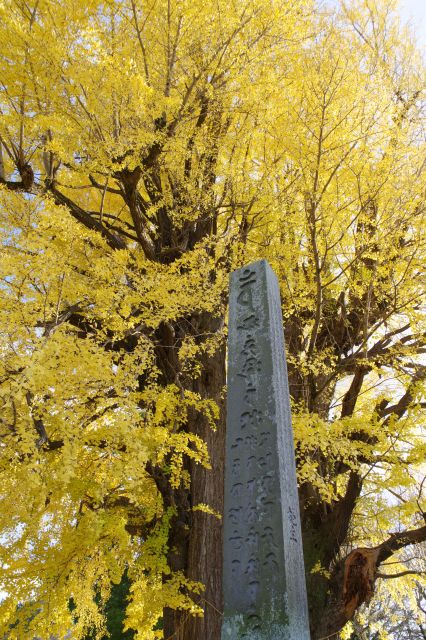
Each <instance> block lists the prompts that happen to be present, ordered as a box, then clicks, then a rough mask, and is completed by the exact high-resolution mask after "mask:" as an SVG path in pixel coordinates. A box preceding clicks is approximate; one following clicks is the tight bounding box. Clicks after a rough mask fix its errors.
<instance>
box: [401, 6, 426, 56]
mask: <svg viewBox="0 0 426 640" xmlns="http://www.w3.org/2000/svg"><path fill="white" fill-rule="evenodd" d="M399 12H400V14H401V17H402V18H403V20H404V22H407V23H408V24H409V25H410V26H411V27H412V28H413V29H414V31H415V33H416V36H417V40H418V43H419V45H420V46H421V47H423V48H424V47H425V46H426V0H401V1H400V8H399Z"/></svg>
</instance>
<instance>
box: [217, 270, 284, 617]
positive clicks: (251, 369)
mask: <svg viewBox="0 0 426 640" xmlns="http://www.w3.org/2000/svg"><path fill="white" fill-rule="evenodd" d="M257 286H259V283H258V282H257V273H256V271H254V270H252V269H250V268H247V269H244V270H243V271H242V272H241V273H240V275H239V279H238V295H237V318H236V319H237V329H238V335H239V344H240V348H239V350H238V354H237V363H238V371H237V373H236V375H237V377H238V378H240V379H241V382H242V387H241V397H240V398H239V399H238V400H239V413H238V420H237V422H236V424H235V425H234V430H233V434H234V437H233V440H232V442H231V445H230V446H231V451H232V453H231V456H232V457H231V461H230V465H231V478H232V484H231V487H230V495H231V496H232V498H233V502H232V507H230V508H229V509H228V512H227V517H228V522H230V523H231V525H232V527H231V530H230V532H231V533H230V535H229V538H228V542H229V545H230V548H231V549H232V557H231V572H232V575H233V576H234V577H235V578H236V579H237V578H238V580H239V581H240V589H241V590H243V591H244V592H245V594H246V597H247V598H248V608H247V613H248V615H249V619H250V620H251V623H250V624H251V627H252V629H256V628H258V625H260V624H261V620H260V616H259V610H258V609H259V606H258V598H259V585H260V583H261V578H262V575H261V574H262V572H263V573H265V572H266V573H267V572H270V571H271V570H276V569H277V568H278V567H279V562H278V550H279V549H278V544H277V541H276V540H275V539H274V529H273V527H272V526H271V519H272V518H273V509H274V501H273V500H271V495H273V492H274V486H276V483H277V477H276V471H274V470H273V465H272V462H273V454H272V442H273V437H272V435H271V432H270V428H269V425H268V424H267V420H266V417H265V407H260V406H259V395H260V394H259V391H260V389H259V386H260V385H261V384H262V383H263V382H264V381H262V354H261V352H260V349H259V336H258V332H259V331H260V330H261V328H262V310H261V309H259V307H258V305H259V302H257V300H258V297H256V287H257ZM235 427H237V428H235ZM241 559H242V560H241Z"/></svg>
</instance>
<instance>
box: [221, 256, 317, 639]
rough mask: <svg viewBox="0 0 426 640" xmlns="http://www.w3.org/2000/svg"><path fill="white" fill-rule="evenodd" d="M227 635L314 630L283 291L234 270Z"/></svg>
mask: <svg viewBox="0 0 426 640" xmlns="http://www.w3.org/2000/svg"><path fill="white" fill-rule="evenodd" d="M228 349H229V352H228V415H227V444H226V472H225V513H224V621H223V626H222V640H243V639H244V640H249V639H250V640H309V637H310V636H309V625H308V608H307V600H306V587H305V574H304V566H303V552H302V542H301V533H300V517H299V504H298V497H297V484H296V470H295V461H294V444H293V435H292V428H291V415H290V404H289V392H288V382H287V370H286V363H285V353H284V337H283V330H282V316H281V304H280V293H279V286H278V281H277V278H276V276H275V274H274V272H273V271H272V269H271V268H270V266H269V265H268V263H267V262H266V261H265V260H262V261H260V262H256V263H253V264H251V265H248V266H247V267H245V268H243V269H240V270H238V271H235V272H234V273H233V274H232V277H231V290H230V315H229V338H228Z"/></svg>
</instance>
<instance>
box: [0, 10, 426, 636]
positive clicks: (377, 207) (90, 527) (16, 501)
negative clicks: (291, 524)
mask: <svg viewBox="0 0 426 640" xmlns="http://www.w3.org/2000/svg"><path fill="white" fill-rule="evenodd" d="M0 18H1V20H0V52H1V53H0V65H1V66H0V79H1V96H0V116H1V119H0V216H1V229H2V260H1V285H0V292H1V297H2V304H1V311H0V327H1V334H0V335H1V338H0V349H1V354H2V360H1V365H0V384H1V386H0V389H1V391H0V399H1V405H2V415H1V450H0V451H1V467H0V469H1V471H0V473H1V480H2V483H1V487H2V489H1V515H0V531H1V536H2V538H1V539H2V548H1V552H0V553H1V566H2V578H1V579H2V583H3V587H2V588H3V597H2V601H1V603H0V611H1V615H0V629H1V633H2V634H3V635H4V634H7V636H8V637H9V638H11V639H13V638H15V639H17V638H20V639H21V638H32V637H33V636H38V637H41V638H48V637H50V636H51V635H56V636H58V637H62V636H64V635H65V634H66V633H67V632H68V631H69V630H70V629H72V635H73V637H75V638H84V637H85V635H87V634H88V633H90V634H91V637H98V638H101V637H102V636H103V634H104V633H105V629H106V627H105V616H104V611H105V603H106V602H107V601H108V598H109V595H110V593H111V585H112V584H114V583H119V582H120V580H121V579H122V577H123V576H126V580H129V581H130V584H131V587H130V594H129V601H128V603H126V604H127V611H126V622H125V624H126V625H127V628H128V629H133V630H135V632H136V634H135V637H137V638H140V639H143V640H149V639H154V638H171V637H173V638H174V639H175V640H200V639H201V638H208V639H209V640H219V638H220V626H221V608H222V595H221V565H222V559H221V549H222V540H221V520H220V516H221V512H222V509H223V472H224V431H225V426H224V406H225V398H226V386H225V385H226V367H225V344H226V309H227V290H228V276H229V273H230V271H232V270H233V269H234V268H238V267H240V266H241V265H243V264H244V263H247V262H250V261H252V260H256V259H259V258H267V259H268V260H269V261H270V263H271V264H272V266H273V268H274V269H275V271H276V272H277V274H278V276H279V279H280V283H281V295H282V301H283V313H284V317H285V333H286V341H287V357H288V362H289V382H290V390H291V395H292V400H293V414H294V427H295V435H296V453H297V462H298V478H299V483H300V504H301V515H302V528H303V537H304V547H305V564H306V573H307V583H308V594H309V607H310V617H311V628H312V637H313V638H315V639H318V638H322V637H332V636H333V635H335V634H338V633H339V632H340V630H341V629H343V627H344V626H345V624H346V622H347V621H348V620H351V619H352V617H353V616H354V614H355V612H356V611H357V609H358V608H359V607H360V606H361V605H362V604H363V603H366V602H368V601H369V600H370V598H371V597H372V595H373V593H374V587H375V582H376V580H377V579H379V578H380V576H381V575H382V574H383V573H384V572H385V568H384V567H383V566H382V565H383V564H384V563H385V562H386V561H389V559H390V558H392V561H395V562H399V561H401V562H402V559H401V558H400V556H399V555H398V554H400V553H401V550H404V549H405V548H406V547H408V546H409V545H412V544H415V543H417V542H421V541H423V540H425V539H426V526H425V522H424V518H425V511H426V509H425V506H424V499H425V497H424V493H425V492H426V488H425V484H424V482H422V472H424V457H425V443H424V432H423V433H422V428H423V424H422V411H423V409H424V384H423V383H424V378H425V372H426V367H425V365H424V359H423V360H422V354H423V353H424V350H425V320H424V297H423V296H424V289H423V286H424V279H423V281H422V278H423V277H424V258H425V252H424V247H425V238H424V231H423V229H424V226H425V224H424V223H425V220H424V213H425V207H424V197H425V170H424V168H425V167H424V131H423V129H422V108H423V102H422V88H423V81H424V66H423V64H422V62H421V59H420V57H419V55H418V54H417V53H416V50H415V48H414V47H413V46H412V45H411V44H410V40H409V39H407V37H406V34H405V33H404V31H403V29H402V28H401V27H400V25H399V24H398V20H397V16H396V13H395V2H393V0H380V1H379V0H375V1H373V0H357V1H356V2H351V3H347V4H345V3H342V5H341V6H340V7H339V8H336V9H334V10H333V11H332V10H331V9H327V8H326V7H324V6H323V5H320V4H316V3H315V2H313V1H311V0H292V1H291V0H260V1H259V0H258V1H256V2H252V1H249V2H247V1H246V0H245V1H242V0H234V1H233V2H223V0H217V1H216V2H198V1H194V0H193V1H192V2H188V1H187V0H157V1H155V0H153V1H152V2H151V1H145V0H105V1H104V2H102V1H101V0H84V2H76V1H75V0H63V1H62V2H61V3H58V2H56V1H55V0H28V1H26V0H4V2H3V3H2V5H1V6H0ZM422 465H423V466H422ZM398 573H402V572H401V571H399V572H398ZM398 579H401V580H403V579H407V580H408V579H409V576H402V577H401V578H398ZM418 579H419V580H421V577H418ZM336 637H337V636H336Z"/></svg>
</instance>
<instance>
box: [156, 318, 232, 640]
mask: <svg viewBox="0 0 426 640" xmlns="http://www.w3.org/2000/svg"><path fill="white" fill-rule="evenodd" d="M221 323H222V320H220V319H216V318H211V317H208V316H207V314H206V315H203V316H202V317H199V318H197V319H191V324H192V325H193V326H194V325H195V326H196V332H197V334H198V335H200V334H203V333H209V334H211V333H213V332H215V331H217V330H218V329H219V328H220V325H221ZM225 351H226V350H225V344H222V345H221V347H220V348H219V349H218V350H217V351H216V353H215V354H214V355H213V356H212V357H210V358H209V359H208V360H207V361H206V362H205V363H203V369H202V373H201V375H200V377H199V378H196V379H195V380H192V381H189V380H186V381H185V382H186V384H185V386H186V387H187V388H191V390H192V391H194V392H196V393H199V394H200V396H201V397H204V398H211V399H213V400H215V401H216V402H217V404H218V405H219V409H220V417H219V420H218V422H217V427H216V430H215V431H213V430H212V428H211V426H210V425H209V423H208V421H207V419H205V418H203V417H202V416H200V414H199V413H195V412H193V414H192V415H191V416H190V419H189V422H188V425H187V428H188V430H189V431H190V432H191V433H194V434H196V435H198V436H200V437H201V438H202V439H203V440H204V442H206V443H207V447H208V451H209V454H210V464H211V469H205V468H204V467H202V466H201V465H199V464H195V463H191V464H190V466H189V471H190V476H191V489H190V493H189V495H188V501H189V506H190V507H195V506H196V505H197V504H200V503H202V504H206V505H208V506H209V507H211V508H212V509H214V511H215V512H217V513H220V514H221V513H223V492H224V486H223V483H224V463H225V402H224V397H223V396H224V385H225V382H226V377H225V376H226V374H225V372H226V369H225ZM187 516H188V519H187V521H185V525H187V526H186V527H184V528H185V534H186V535H182V518H184V517H185V516H184V515H181V516H180V517H177V518H175V519H174V521H173V523H172V528H171V531H170V539H169V540H170V542H169V543H170V548H171V551H173V547H174V548H175V551H176V552H177V553H171V554H170V556H169V563H170V566H171V568H172V570H177V569H180V568H181V565H182V562H184V563H185V565H186V570H185V574H186V576H187V578H189V579H190V580H193V581H197V582H201V583H203V585H204V586H205V590H204V592H203V593H201V594H200V596H196V597H195V600H196V602H197V604H199V606H200V607H201V608H202V609H203V610H204V616H203V617H199V616H197V617H194V616H191V615H189V614H188V612H185V611H184V612H181V611H172V610H170V609H166V610H165V611H164V638H165V639H167V640H169V638H170V639H171V638H173V640H204V639H205V640H207V639H208V640H219V639H220V632H221V623H222V608H223V602H222V521H221V520H220V519H219V518H217V517H215V516H213V515H210V514H208V513H205V512H203V511H197V510H196V511H191V512H190V513H189V514H187Z"/></svg>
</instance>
